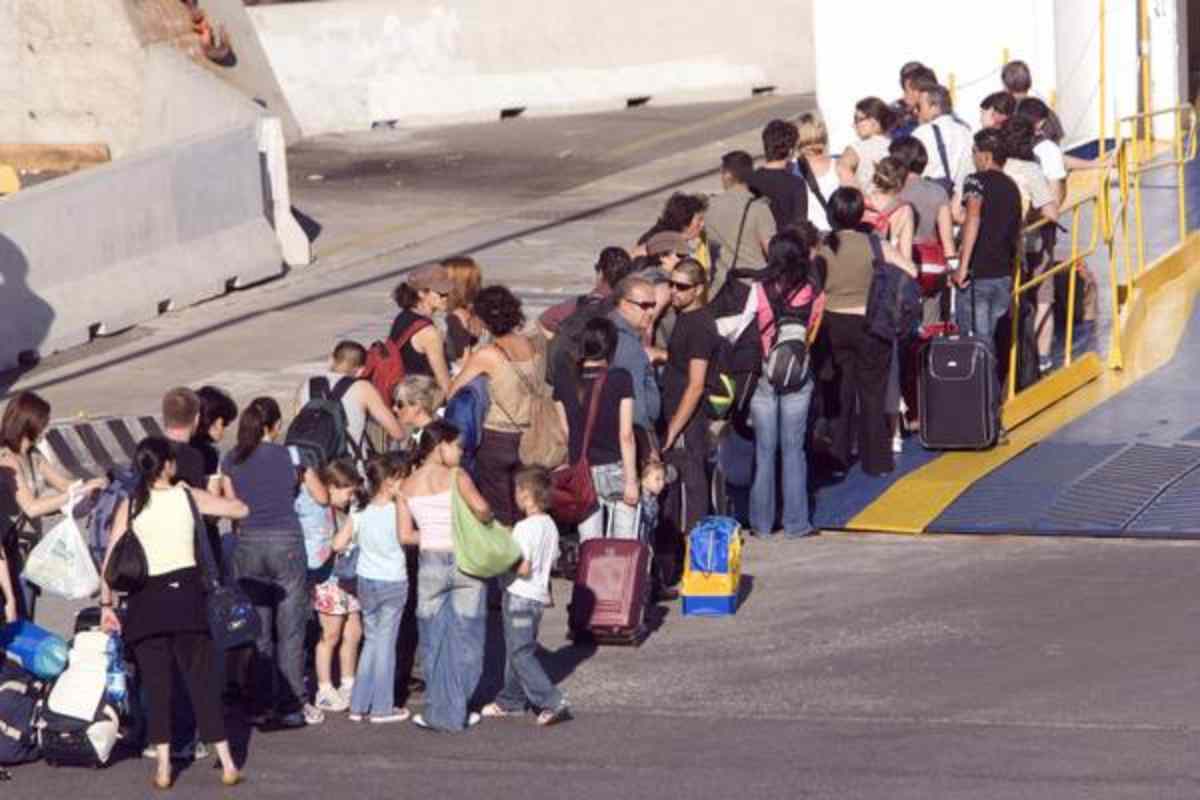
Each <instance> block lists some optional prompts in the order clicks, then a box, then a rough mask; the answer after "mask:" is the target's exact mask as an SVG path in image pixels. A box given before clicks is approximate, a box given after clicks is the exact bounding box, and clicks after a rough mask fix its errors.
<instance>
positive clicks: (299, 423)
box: [284, 377, 362, 469]
mask: <svg viewBox="0 0 1200 800" xmlns="http://www.w3.org/2000/svg"><path fill="white" fill-rule="evenodd" d="M356 380H357V378H351V377H345V378H342V379H341V380H339V381H338V382H337V384H336V385H335V386H333V387H332V388H330V386H329V380H328V379H326V378H324V377H317V378H312V379H311V380H309V382H308V402H307V403H305V404H304V407H303V408H301V409H300V413H299V414H297V415H296V418H295V419H293V420H292V424H291V425H289V426H288V429H287V436H286V437H284V444H286V445H287V446H288V447H294V448H296V451H297V452H298V453H299V454H300V462H301V463H302V464H303V465H304V466H306V467H309V468H312V469H320V468H322V467H324V466H325V465H326V464H328V463H329V462H331V461H336V460H337V459H339V458H342V457H344V456H348V455H353V456H354V457H355V459H357V460H360V461H361V460H362V452H361V450H360V446H359V443H358V442H354V441H351V439H350V435H349V433H348V432H347V430H346V429H347V427H348V426H347V421H346V410H345V409H344V408H342V398H343V397H345V396H346V392H348V391H350V387H351V386H353V385H354V382H355V381H356Z"/></svg>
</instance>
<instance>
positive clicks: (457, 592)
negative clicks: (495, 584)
mask: <svg viewBox="0 0 1200 800" xmlns="http://www.w3.org/2000/svg"><path fill="white" fill-rule="evenodd" d="M484 597H485V595H484V582H483V581H481V580H479V579H478V578H473V577H471V576H470V575H464V574H463V573H462V572H460V571H459V570H458V566H457V565H456V563H455V561H454V554H453V553H450V552H441V551H433V550H422V551H421V567H420V570H419V571H418V573H417V629H418V631H419V634H420V640H421V666H422V668H423V670H424V674H425V710H424V712H423V716H424V719H425V722H426V723H428V724H429V726H430V727H431V728H436V729H438V730H444V731H461V730H463V729H465V728H466V726H467V703H468V702H469V701H470V699H471V695H472V694H474V693H475V689H476V687H478V686H479V679H480V678H481V677H482V676H483V644H484V636H485V634H486V628H487V608H486V605H485V603H484Z"/></svg>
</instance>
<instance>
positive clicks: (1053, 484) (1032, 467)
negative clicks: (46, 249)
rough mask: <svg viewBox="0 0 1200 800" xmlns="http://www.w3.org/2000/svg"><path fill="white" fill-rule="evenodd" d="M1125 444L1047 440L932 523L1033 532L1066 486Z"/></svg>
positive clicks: (945, 529)
mask: <svg viewBox="0 0 1200 800" xmlns="http://www.w3.org/2000/svg"><path fill="white" fill-rule="evenodd" d="M1123 447H1124V445H1120V444H1106V445H1093V444H1085V443H1074V442H1063V443H1057V442H1042V443H1041V444H1038V445H1035V446H1033V447H1031V448H1029V449H1028V450H1026V451H1025V452H1024V453H1022V454H1021V455H1019V456H1017V457H1016V458H1014V459H1012V460H1011V461H1009V462H1008V463H1006V464H1004V465H1003V466H1001V467H999V468H998V469H996V470H995V471H993V472H992V473H991V474H989V475H988V476H987V477H985V478H984V479H983V480H981V481H979V482H977V483H975V484H974V485H973V486H971V487H970V488H968V489H967V490H966V491H965V492H963V493H962V495H960V496H959V498H958V499H957V500H955V501H954V503H952V504H951V505H950V507H949V508H947V509H946V510H945V511H943V512H942V514H941V515H940V516H939V517H938V518H937V519H936V520H934V522H933V523H932V524H931V525H930V526H929V530H930V531H935V532H939V533H1032V532H1035V527H1036V525H1037V521H1038V519H1039V518H1040V517H1042V516H1043V515H1044V514H1045V513H1046V512H1047V511H1049V510H1050V508H1051V506H1052V505H1053V504H1054V501H1055V499H1056V498H1057V497H1058V495H1059V494H1060V493H1061V492H1062V491H1063V489H1064V488H1065V487H1066V486H1067V485H1068V484H1069V483H1070V482H1072V481H1074V480H1077V479H1078V478H1079V476H1080V475H1083V474H1085V473H1086V472H1088V471H1089V470H1091V469H1093V468H1095V467H1097V466H1098V465H1100V464H1102V463H1104V462H1105V461H1106V460H1107V459H1109V458H1111V457H1112V456H1114V455H1116V454H1117V453H1118V452H1119V451H1120V450H1121V449H1122V448H1123Z"/></svg>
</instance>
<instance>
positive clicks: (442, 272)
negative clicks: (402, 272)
mask: <svg viewBox="0 0 1200 800" xmlns="http://www.w3.org/2000/svg"><path fill="white" fill-rule="evenodd" d="M404 282H405V283H407V284H408V285H409V286H411V287H412V288H414V289H416V290H417V291H422V290H425V291H431V292H438V293H441V294H444V293H447V292H450V291H452V290H453V289H454V281H452V280H450V273H448V272H446V268H445V267H443V266H442V265H441V264H426V265H425V266H423V267H417V268H416V269H415V270H413V271H412V272H410V273H408V275H406V276H405V278H404Z"/></svg>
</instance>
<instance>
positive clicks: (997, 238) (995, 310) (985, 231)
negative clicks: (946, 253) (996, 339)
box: [954, 128, 1021, 343]
mask: <svg viewBox="0 0 1200 800" xmlns="http://www.w3.org/2000/svg"><path fill="white" fill-rule="evenodd" d="M973 157H974V160H975V169H976V170H977V171H976V172H973V173H972V174H971V175H969V176H967V179H966V181H964V183H963V203H964V206H965V210H966V221H965V222H964V223H963V229H962V249H961V255H962V261H961V263H960V264H959V267H958V270H957V271H956V272H955V273H954V283H955V284H956V285H957V286H958V287H959V288H960V289H965V288H967V287H968V286H970V292H969V295H968V297H967V301H968V302H966V303H959V304H958V325H959V328H960V329H962V330H969V331H972V332H973V333H974V335H975V336H977V337H979V338H981V339H982V340H983V341H985V342H989V343H990V342H992V341H993V336H994V334H995V332H996V324H997V323H998V322H999V321H1000V318H1001V317H1003V316H1004V315H1005V313H1007V311H1008V307H1009V304H1010V302H1011V301H1012V281H1013V271H1014V270H1015V268H1016V258H1017V242H1018V240H1019V237H1020V234H1021V192H1020V190H1019V189H1018V188H1017V184H1016V182H1014V181H1013V179H1012V178H1010V177H1008V176H1007V175H1005V174H1004V172H1003V168H1004V162H1005V160H1006V157H1005V152H1004V143H1003V139H1002V137H1001V135H1000V132H999V131H997V130H995V129H991V128H988V129H984V130H982V131H980V132H979V133H977V134H975V147H974V150H973Z"/></svg>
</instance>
